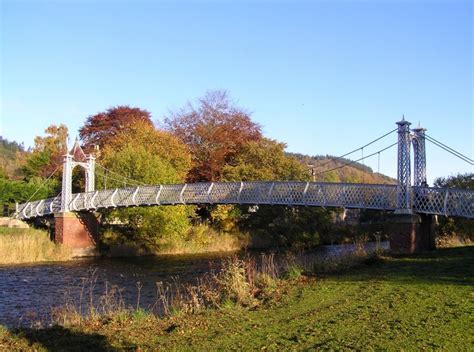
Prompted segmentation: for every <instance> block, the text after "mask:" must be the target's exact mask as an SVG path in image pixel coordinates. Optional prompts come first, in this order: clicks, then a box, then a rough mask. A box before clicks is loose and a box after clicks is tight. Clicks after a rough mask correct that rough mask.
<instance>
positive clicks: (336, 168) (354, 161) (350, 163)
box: [314, 142, 398, 176]
mask: <svg viewBox="0 0 474 352" xmlns="http://www.w3.org/2000/svg"><path fill="white" fill-rule="evenodd" d="M397 144H398V142H395V143H393V144H391V145H389V146H388V147H385V148H383V149H380V150H378V151H376V152H375V153H372V154H370V155H366V156H365V159H367V158H370V157H372V156H374V155H376V154H379V155H380V153H382V152H384V151H386V150H387V149H390V148H392V147H394V146H396V145H397ZM362 159H363V158H360V159H358V160H353V161H351V162H348V163H346V164H343V165H340V166H338V167H335V168H332V169H329V170H326V171H322V172H320V173H317V174H315V175H314V176H318V175H322V174H325V173H328V172H331V171H334V170H338V169H342V168H343V167H346V166H349V165H352V164H354V163H357V162H359V161H361V160H362Z"/></svg>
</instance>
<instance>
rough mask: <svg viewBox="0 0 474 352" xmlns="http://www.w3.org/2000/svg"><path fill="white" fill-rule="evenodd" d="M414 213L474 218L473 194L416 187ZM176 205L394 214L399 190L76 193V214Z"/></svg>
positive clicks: (257, 187) (48, 204) (207, 187)
mask: <svg viewBox="0 0 474 352" xmlns="http://www.w3.org/2000/svg"><path fill="white" fill-rule="evenodd" d="M412 196H413V207H414V211H415V212H419V213H427V214H439V215H446V216H462V217H467V218H474V191H469V190H454V189H442V188H430V187H414V188H413V192H412ZM60 202H61V199H60V198H59V197H56V198H50V199H45V200H42V201H35V202H30V203H26V204H22V205H21V206H20V207H19V211H18V217H19V218H23V219H26V218H32V217H37V216H44V215H48V214H52V213H54V212H58V211H60V208H61V207H60V205H61V204H60ZM174 204H252V205H253V204H274V205H287V206H320V207H341V208H358V209H380V210H395V209H396V206H397V186H396V185H374V184H370V185H369V184H349V183H347V184H344V183H317V182H214V183H190V184H179V185H158V186H140V187H129V188H118V189H113V190H103V191H95V192H88V193H76V194H73V196H72V200H71V202H70V204H69V208H70V210H72V211H81V210H95V209H105V208H117V207H130V206H148V205H174Z"/></svg>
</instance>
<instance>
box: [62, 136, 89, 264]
mask: <svg viewBox="0 0 474 352" xmlns="http://www.w3.org/2000/svg"><path fill="white" fill-rule="evenodd" d="M76 166H79V167H82V168H83V169H84V171H85V181H86V182H85V192H94V190H95V157H94V156H93V155H92V154H89V155H86V154H85V153H84V151H83V150H82V148H81V146H80V144H79V141H78V140H77V139H76V141H75V143H74V146H73V147H72V149H71V150H70V151H69V152H68V153H67V154H65V155H64V157H63V176H62V193H61V210H60V212H57V213H55V214H54V232H55V234H54V241H55V242H56V243H61V244H64V245H66V246H68V247H71V248H73V249H74V250H75V252H76V253H75V254H76V255H79V256H83V255H95V254H96V253H95V248H96V238H97V234H98V222H97V219H96V218H95V215H94V214H93V213H90V212H88V213H74V212H71V202H73V201H74V200H73V199H72V172H73V170H74V168H75V167H76Z"/></svg>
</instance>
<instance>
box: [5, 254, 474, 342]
mask: <svg viewBox="0 0 474 352" xmlns="http://www.w3.org/2000/svg"><path fill="white" fill-rule="evenodd" d="M473 274H474V247H463V248H449V249H439V250H437V251H435V252H432V253H428V254H422V255H417V256H411V257H384V258H379V259H377V260H371V261H369V262H366V263H365V264H364V265H359V266H357V267H355V268H352V269H346V270H344V271H342V272H341V271H340V270H339V271H337V272H335V273H332V274H320V275H316V276H315V277H314V276H313V277H300V276H295V278H293V279H287V280H286V281H285V282H286V283H285V284H284V285H283V286H281V287H280V290H279V292H280V294H278V295H275V296H274V297H273V299H271V300H269V301H267V302H263V303H262V304H261V305H259V306H247V307H245V306H241V305H238V304H230V303H229V304H227V305H226V306H224V307H222V308H221V309H217V310H216V309H211V310H209V309H203V310H198V311H197V312H195V313H194V314H190V313H182V312H181V313H176V314H175V315H171V316H170V317H168V318H163V319H159V318H156V317H155V316H153V315H150V314H147V313H146V312H144V311H141V310H139V311H136V312H134V313H132V314H130V315H122V316H121V317H120V316H114V317H113V318H111V317H109V318H108V317H106V316H97V317H95V318H89V319H87V320H84V321H81V322H80V323H78V324H70V325H67V326H63V327H60V326H55V327H52V328H44V329H19V330H14V331H13V332H10V331H7V330H6V329H3V330H1V332H0V348H1V349H5V350H63V351H68V350H71V351H72V350H76V351H77V350H81V348H82V350H136V349H141V350H156V349H160V350H265V349H267V350H290V349H291V350H307V349H360V350H371V349H384V350H385V349H388V350H400V349H405V350H420V349H446V350H457V351H468V350H472V348H473V346H474V339H473V337H472V334H471V332H472V329H473V326H472V311H473V310H474V300H473V296H472V286H473V284H474V279H473V276H474V275H473Z"/></svg>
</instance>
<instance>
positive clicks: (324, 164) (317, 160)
mask: <svg viewBox="0 0 474 352" xmlns="http://www.w3.org/2000/svg"><path fill="white" fill-rule="evenodd" d="M287 154H288V155H290V156H292V157H294V158H296V159H298V160H299V161H300V162H301V163H302V164H304V165H305V166H306V167H307V168H308V172H310V173H312V174H313V175H314V180H315V181H320V182H347V183H381V184H395V183H396V182H397V181H396V180H395V179H393V178H391V177H389V176H386V175H383V174H380V173H377V172H373V170H372V168H370V167H368V166H366V165H363V164H361V163H357V162H355V163H354V162H353V161H352V160H349V159H345V158H338V157H335V156H332V155H316V156H309V155H304V154H299V153H287ZM346 164H350V165H347V166H345V167H342V166H343V165H346ZM332 169H335V170H332ZM329 170H332V171H329ZM326 171H327V172H326Z"/></svg>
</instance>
